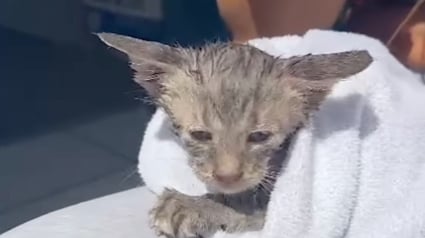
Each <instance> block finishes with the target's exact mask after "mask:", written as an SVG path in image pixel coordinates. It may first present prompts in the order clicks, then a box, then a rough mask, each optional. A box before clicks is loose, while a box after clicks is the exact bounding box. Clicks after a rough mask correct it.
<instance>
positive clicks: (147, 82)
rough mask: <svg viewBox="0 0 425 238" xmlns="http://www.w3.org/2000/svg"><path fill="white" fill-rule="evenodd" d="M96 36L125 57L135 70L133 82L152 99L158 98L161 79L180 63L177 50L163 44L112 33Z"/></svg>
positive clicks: (171, 72) (174, 69)
mask: <svg viewBox="0 0 425 238" xmlns="http://www.w3.org/2000/svg"><path fill="white" fill-rule="evenodd" d="M97 36H98V37H99V39H100V40H102V41H103V42H104V43H105V44H106V45H108V46H110V47H113V48H115V49H117V50H118V51H120V52H122V53H125V54H126V55H127V57H128V58H129V61H130V65H131V67H132V68H133V70H135V75H134V80H135V81H136V82H137V83H138V84H139V85H141V86H142V87H143V88H145V89H146V91H147V92H148V93H149V95H150V96H151V97H154V98H155V97H158V96H159V93H160V88H161V81H162V79H163V77H165V76H166V75H167V74H173V73H175V72H176V70H177V69H178V65H179V64H180V63H181V55H180V54H179V53H178V51H177V49H176V48H174V47H170V46H168V45H165V44H161V43H157V42H151V41H145V40H141V39H136V38H132V37H129V36H123V35H118V34H114V33H98V34H97Z"/></svg>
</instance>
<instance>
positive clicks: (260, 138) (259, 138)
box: [248, 131, 272, 143]
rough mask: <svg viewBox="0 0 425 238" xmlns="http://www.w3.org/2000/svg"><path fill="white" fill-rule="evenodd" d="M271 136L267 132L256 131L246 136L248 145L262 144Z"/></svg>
mask: <svg viewBox="0 0 425 238" xmlns="http://www.w3.org/2000/svg"><path fill="white" fill-rule="evenodd" d="M271 135H272V133H271V132H269V131H256V132H252V133H251V134H249V135H248V142H250V143H262V142H265V141H267V140H268V139H269V138H270V136H271Z"/></svg>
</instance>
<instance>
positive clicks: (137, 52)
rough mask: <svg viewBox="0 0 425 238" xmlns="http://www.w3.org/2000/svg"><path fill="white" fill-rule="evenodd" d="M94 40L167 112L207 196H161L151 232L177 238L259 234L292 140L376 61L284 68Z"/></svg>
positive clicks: (292, 63) (350, 59)
mask: <svg viewBox="0 0 425 238" xmlns="http://www.w3.org/2000/svg"><path fill="white" fill-rule="evenodd" d="M99 37H100V39H102V40H103V41H104V42H105V43H106V44H107V45H109V46H112V47H114V48H116V49H118V50H119V51H121V52H123V53H125V54H126V55H127V56H128V58H129V60H130V63H131V66H132V68H133V69H134V71H135V75H134V79H135V81H136V82H137V83H139V84H140V85H141V86H142V87H144V88H145V89H146V90H147V92H148V93H149V95H150V96H151V97H152V99H153V100H154V101H155V102H156V104H157V105H158V106H159V107H161V108H163V109H164V110H165V111H166V113H167V114H168V116H169V118H170V119H171V121H172V122H173V124H174V130H175V131H176V134H177V135H178V137H179V138H180V139H181V140H182V141H183V143H184V145H185V147H186V149H187V151H188V152H189V154H190V155H191V157H190V158H189V163H190V166H191V167H192V168H193V171H194V173H195V174H196V175H197V176H198V177H199V179H201V180H202V181H203V182H205V184H206V185H208V187H210V188H211V191H213V192H212V193H211V194H208V195H206V196H202V197H191V196H187V195H184V194H181V193H179V192H177V191H174V190H166V191H165V192H164V193H163V194H162V195H161V196H160V197H159V200H158V203H157V205H156V206H155V208H154V209H152V211H151V217H152V225H153V227H154V229H155V230H156V231H158V233H160V234H164V235H167V236H170V237H176V238H187V237H200V236H204V237H205V236H209V235H212V234H214V233H215V232H216V231H217V230H224V231H226V232H229V233H233V232H243V231H249V230H260V229H261V228H262V226H263V224H264V215H265V211H266V207H267V202H268V197H269V194H270V191H271V190H272V186H273V183H274V180H275V178H276V175H277V173H278V171H279V170H280V166H282V162H283V160H284V158H285V155H284V154H285V152H286V150H287V147H288V145H289V141H290V137H291V135H293V134H294V133H295V132H296V129H297V128H299V127H300V126H302V125H303V123H305V122H306V120H307V119H308V117H309V115H310V114H311V113H312V111H314V110H315V109H317V108H318V107H319V105H320V103H321V102H322V101H323V100H324V99H325V97H326V95H327V94H328V93H329V92H330V91H331V89H332V87H333V85H335V84H336V83H337V82H338V81H339V79H343V78H346V77H349V76H351V75H353V74H356V73H358V72H360V71H362V70H364V69H365V68H366V67H368V65H369V64H370V63H371V62H372V58H371V56H370V55H369V54H368V53H367V52H366V51H351V52H343V53H335V54H323V55H305V56H297V57H291V58H287V59H281V58H276V57H273V56H270V55H268V54H266V53H264V52H263V51H261V50H259V49H257V48H254V47H251V46H248V45H241V44H234V43H215V44H207V45H205V46H204V47H202V48H199V49H192V48H178V47H170V46H167V45H163V44H160V43H154V42H147V41H143V40H139V39H134V38H130V37H126V36H120V35H116V34H110V33H101V34H99Z"/></svg>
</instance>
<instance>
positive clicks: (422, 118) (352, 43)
mask: <svg viewBox="0 0 425 238" xmlns="http://www.w3.org/2000/svg"><path fill="white" fill-rule="evenodd" d="M249 44H251V45H253V46H255V47H258V48H260V49H262V50H264V51H266V52H267V53H269V54H271V55H276V56H281V57H288V56H293V55H304V54H308V53H312V54H319V53H334V52H341V51H348V50H360V49H366V50H368V51H369V53H370V54H371V55H372V57H373V58H374V62H373V63H372V64H371V65H370V66H369V67H368V68H367V69H366V70H364V71H363V72H360V73H359V74H357V75H354V76H352V77H350V78H348V79H347V80H344V81H342V82H340V83H339V84H337V85H336V86H335V88H334V90H333V91H332V93H331V94H330V95H329V96H328V98H327V99H326V100H325V102H324V103H323V105H322V106H321V108H320V110H319V111H317V112H316V113H314V115H313V117H312V118H311V120H310V123H309V124H308V125H306V126H305V127H304V128H303V129H302V130H300V132H299V133H298V135H297V136H296V138H295V139H294V141H293V146H292V148H291V151H290V153H289V155H288V158H286V159H287V160H288V163H287V166H286V167H284V168H283V171H282V173H281V175H280V177H279V178H278V180H277V182H276V184H275V188H274V190H273V192H272V196H271V200H270V203H269V206H268V210H267V217H266V224H265V227H264V228H263V230H262V231H259V232H251V233H245V234H234V235H229V234H224V233H218V234H216V235H215V237H216V238H218V237H238V238H242V237H244V238H245V237H249V238H254V237H261V238H285V237H288V238H299V237H302V238H304V237H311V238H321V237H323V238H334V237H335V238H342V237H349V238H352V237H353V238H368V237H377V238H378V237H379V238H400V237H406V238H416V237H425V87H424V86H423V85H422V83H421V82H420V76H419V75H418V74H415V73H413V72H411V71H409V70H408V69H406V68H405V67H404V66H402V65H401V64H400V63H399V62H398V61H397V60H396V59H395V58H394V57H393V56H392V55H391V54H390V53H389V52H388V50H387V49H386V47H385V46H384V45H383V44H382V43H380V42H379V41H377V40H375V39H371V38H369V37H366V36H363V35H359V34H353V33H341V32H333V31H322V30H311V31H309V32H307V33H306V34H305V35H304V36H302V37H297V36H284V37H275V38H263V39H256V40H253V41H251V42H249ZM167 123H169V121H168V119H167V116H166V115H165V114H164V112H163V111H161V110H158V111H157V112H156V113H155V115H154V116H153V118H152V120H151V122H150V123H149V125H148V128H147V130H146V132H145V137H144V141H143V143H142V146H141V150H140V155H139V159H140V165H139V169H140V173H141V174H142V176H143V179H144V181H145V183H146V185H147V186H148V187H149V188H150V189H152V190H153V191H154V192H155V193H160V192H161V191H162V189H163V188H164V187H172V188H175V189H177V190H179V191H180V192H183V193H187V194H190V195H199V194H203V193H205V192H206V188H205V185H204V184H203V183H202V182H200V181H199V180H198V179H197V178H196V177H195V175H194V174H193V173H192V171H191V169H190V168H189V167H188V165H187V163H186V160H187V154H186V153H185V151H184V149H183V148H182V146H181V145H179V144H178V142H176V141H175V140H173V137H172V136H171V134H170V133H171V132H169V131H168V129H167V128H168V127H167V125H166V124H167Z"/></svg>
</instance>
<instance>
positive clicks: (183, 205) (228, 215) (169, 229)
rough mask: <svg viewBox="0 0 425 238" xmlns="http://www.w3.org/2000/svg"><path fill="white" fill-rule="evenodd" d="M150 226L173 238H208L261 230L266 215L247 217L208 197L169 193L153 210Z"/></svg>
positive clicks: (171, 191)
mask: <svg viewBox="0 0 425 238" xmlns="http://www.w3.org/2000/svg"><path fill="white" fill-rule="evenodd" d="M150 216H151V225H152V227H153V229H154V230H155V231H156V232H157V233H158V234H163V235H166V236H169V237H174V238H191V237H208V236H211V235H212V234H214V233H215V232H216V231H218V230H224V231H226V232H229V233H234V232H242V231H247V230H259V229H261V228H262V226H263V224H264V215H263V214H256V215H252V216H250V215H245V214H240V213H237V212H236V211H235V210H233V209H231V208H229V207H226V206H224V205H222V204H220V203H217V202H215V201H213V200H211V199H208V198H206V197H192V196H187V195H184V194H181V193H179V192H177V191H173V190H166V191H164V193H163V194H162V195H161V196H160V197H159V200H158V202H157V205H156V206H155V207H154V208H153V209H152V210H151V212H150Z"/></svg>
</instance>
